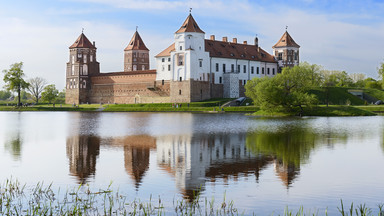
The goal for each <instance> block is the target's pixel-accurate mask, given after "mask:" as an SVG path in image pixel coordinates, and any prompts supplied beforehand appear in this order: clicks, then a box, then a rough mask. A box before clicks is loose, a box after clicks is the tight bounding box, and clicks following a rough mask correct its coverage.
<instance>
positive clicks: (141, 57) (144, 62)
mask: <svg viewBox="0 0 384 216" xmlns="http://www.w3.org/2000/svg"><path fill="white" fill-rule="evenodd" d="M140 70H149V49H148V48H147V47H146V46H145V44H144V41H143V39H141V37H140V35H139V32H137V30H136V32H135V34H133V37H132V39H131V41H129V44H128V46H127V47H126V48H125V49H124V72H129V71H140Z"/></svg>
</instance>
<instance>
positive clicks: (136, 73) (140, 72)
mask: <svg viewBox="0 0 384 216" xmlns="http://www.w3.org/2000/svg"><path fill="white" fill-rule="evenodd" d="M143 74H156V70H145V71H129V72H124V71H122V72H108V73H99V74H96V75H93V76H96V77H98V76H121V75H143Z"/></svg>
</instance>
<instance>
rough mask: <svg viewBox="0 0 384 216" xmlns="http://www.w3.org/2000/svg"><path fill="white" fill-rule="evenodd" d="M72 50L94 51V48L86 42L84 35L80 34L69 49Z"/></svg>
mask: <svg viewBox="0 0 384 216" xmlns="http://www.w3.org/2000/svg"><path fill="white" fill-rule="evenodd" d="M69 48H70V49H72V48H93V49H96V47H95V46H94V45H93V44H92V43H91V42H90V41H89V40H88V38H87V37H86V36H85V35H84V33H81V35H80V36H79V37H78V38H77V39H76V41H75V43H73V44H72V45H71V46H70V47H69Z"/></svg>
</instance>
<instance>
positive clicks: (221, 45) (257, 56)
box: [205, 40, 276, 63]
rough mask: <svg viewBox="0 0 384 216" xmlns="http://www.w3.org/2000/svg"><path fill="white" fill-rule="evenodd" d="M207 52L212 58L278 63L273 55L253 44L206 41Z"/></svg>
mask: <svg viewBox="0 0 384 216" xmlns="http://www.w3.org/2000/svg"><path fill="white" fill-rule="evenodd" d="M205 51H207V52H209V56H210V57H218V58H231V59H244V60H251V61H262V62H272V63H275V62H276V60H275V58H274V57H273V56H272V55H270V54H269V53H267V52H266V51H265V50H263V49H261V48H260V47H258V46H255V45H251V44H239V43H231V42H223V41H214V40H205Z"/></svg>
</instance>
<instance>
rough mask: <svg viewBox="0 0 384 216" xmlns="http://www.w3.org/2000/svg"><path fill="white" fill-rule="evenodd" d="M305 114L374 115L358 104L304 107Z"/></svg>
mask: <svg viewBox="0 0 384 216" xmlns="http://www.w3.org/2000/svg"><path fill="white" fill-rule="evenodd" d="M304 115H305V116H374V115H376V114H375V113H373V112H371V111H369V110H364V109H360V107H359V106H336V105H334V106H329V107H326V106H316V107H313V108H312V109H304Z"/></svg>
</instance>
